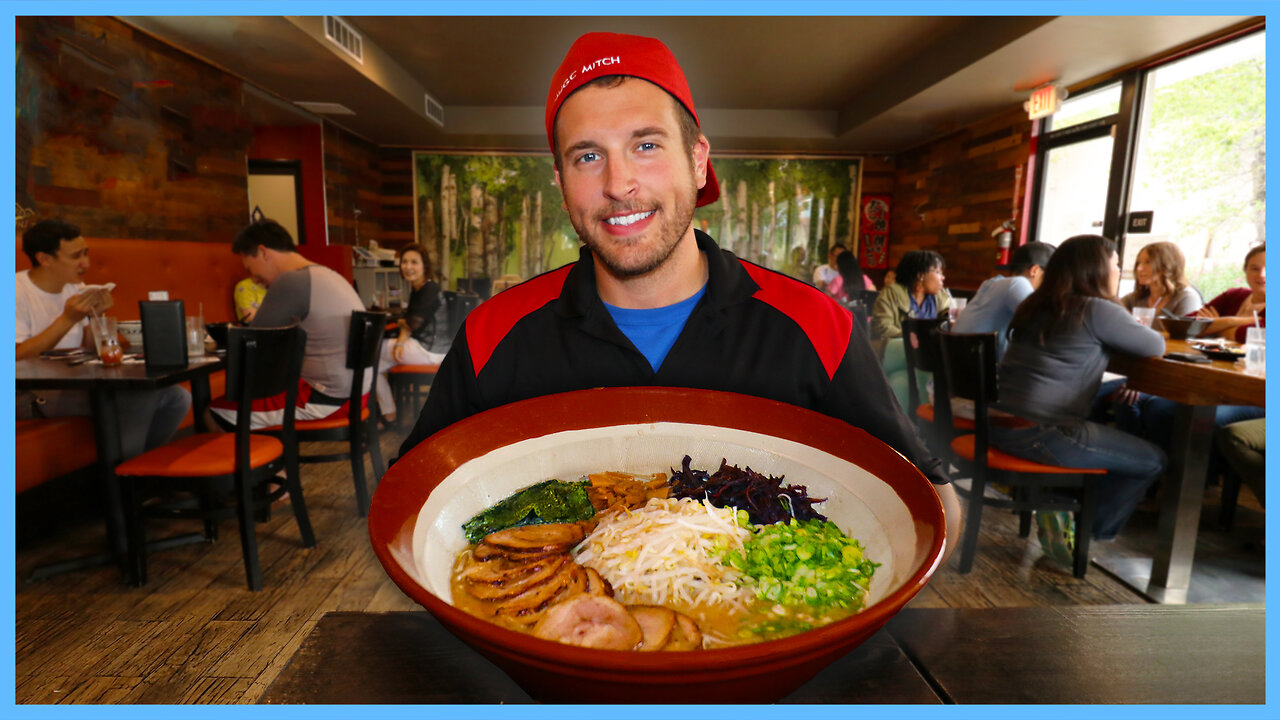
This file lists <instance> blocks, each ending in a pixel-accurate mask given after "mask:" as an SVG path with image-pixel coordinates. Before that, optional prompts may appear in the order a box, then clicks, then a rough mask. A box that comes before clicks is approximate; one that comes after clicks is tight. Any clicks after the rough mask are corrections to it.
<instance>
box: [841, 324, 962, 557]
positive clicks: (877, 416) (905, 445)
mask: <svg viewBox="0 0 1280 720" xmlns="http://www.w3.org/2000/svg"><path fill="white" fill-rule="evenodd" d="M817 410H818V411H819V412H821V413H823V414H824V415H830V416H831V417H834V418H838V419H840V420H844V421H845V422H847V423H849V424H850V425H853V426H854V427H858V428H862V429H863V430H865V431H867V432H868V433H870V434H871V435H872V436H873V437H875V438H876V439H878V440H880V441H881V442H883V443H885V444H886V445H888V446H889V447H891V448H893V449H894V450H896V451H898V452H899V453H901V454H902V455H903V457H905V458H906V459H907V460H908V461H910V462H911V464H913V465H915V466H916V468H918V469H919V470H920V472H921V473H923V474H924V476H925V477H926V478H928V479H929V481H930V482H931V483H933V486H934V490H935V491H936V492H937V493H938V499H939V500H940V501H942V507H943V511H944V513H945V515H946V521H947V537H948V538H949V540H948V543H947V549H946V551H945V553H944V557H943V562H946V558H947V557H949V556H950V555H951V552H952V551H953V550H954V549H955V548H956V546H957V544H958V542H959V537H960V528H961V514H960V501H959V499H958V498H957V497H956V493H955V489H954V488H952V487H951V478H950V476H949V475H947V471H946V467H945V466H944V465H943V463H942V460H940V459H938V458H937V457H936V456H934V454H933V452H932V451H931V450H929V448H928V447H927V446H926V445H925V444H924V441H923V440H921V439H920V436H919V435H918V434H916V430H915V427H914V426H913V425H912V424H911V421H910V420H908V419H907V414H906V413H905V412H903V410H902V406H901V405H899V404H898V399H897V396H895V395H894V394H893V389H892V388H891V387H890V386H889V380H888V378H886V377H885V374H884V370H883V369H881V367H880V363H879V362H878V361H877V360H876V357H875V354H874V353H873V352H872V351H871V346H870V344H869V343H868V342H867V336H866V333H865V332H864V331H863V330H862V329H861V328H860V327H858V326H857V325H856V324H855V325H854V327H853V332H852V335H851V336H850V338H849V347H848V348H847V349H846V350H845V355H844V359H843V360H842V361H841V362H840V366H839V367H838V368H836V372H835V375H834V376H832V379H831V383H830V385H829V386H828V390H827V394H826V395H825V396H824V397H823V399H822V401H821V403H820V404H819V407H818V408H817Z"/></svg>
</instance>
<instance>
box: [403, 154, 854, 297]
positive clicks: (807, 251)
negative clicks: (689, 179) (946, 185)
mask: <svg viewBox="0 0 1280 720" xmlns="http://www.w3.org/2000/svg"><path fill="white" fill-rule="evenodd" d="M711 160H712V164H713V166H714V167H715V171H716V175H717V176H718V177H719V179H720V200H718V201H717V202H715V203H713V204H711V205H708V206H706V207H702V208H698V210H697V213H696V215H695V219H694V222H695V225H696V226H697V227H698V228H700V229H702V230H704V231H706V232H707V233H709V234H710V235H711V236H712V237H713V238H715V239H716V241H717V242H719V244H720V246H721V247H724V248H728V249H730V250H732V251H733V252H734V253H736V254H737V255H738V256H739V257H742V258H745V259H748V260H751V261H753V262H756V263H759V264H761V265H764V266H765V267H769V268H773V269H776V270H781V271H783V272H786V273H789V274H791V275H793V276H795V277H798V278H800V279H803V280H808V279H809V278H810V277H811V275H812V269H813V267H814V264H815V263H821V262H825V259H826V252H827V248H828V247H829V246H830V244H831V242H833V241H836V242H842V243H844V244H845V245H847V246H849V247H855V246H856V238H855V234H854V233H853V232H852V231H851V228H856V227H857V223H856V222H854V221H852V218H853V217H854V216H853V214H852V213H851V210H853V212H855V213H856V209H857V208H858V199H859V196H860V194H861V178H862V163H861V160H860V159H859V158H849V157H842V158H831V157H825V158H824V157H758V156H735V155H723V156H721V155H713V156H712V158H711ZM414 176H415V182H416V188H415V197H416V201H417V219H416V226H417V237H418V242H419V243H421V244H422V245H423V246H424V247H426V248H427V252H428V254H429V255H430V259H431V263H432V266H433V267H435V268H436V269H437V272H438V273H439V274H440V275H441V276H442V277H443V278H444V279H446V280H448V281H449V286H456V284H455V283H454V282H453V281H454V280H456V279H457V278H491V279H498V278H501V277H502V276H504V275H508V276H518V277H519V278H521V279H528V278H530V277H533V276H534V275H537V274H539V273H542V272H545V271H547V270H550V269H553V268H556V267H559V266H561V265H564V264H565V263H569V262H572V261H574V260H575V259H577V257H578V246H579V242H578V238H577V234H576V233H575V232H574V230H573V226H572V225H570V223H569V216H568V213H566V212H565V210H564V208H563V207H562V205H561V196H560V190H559V188H557V187H556V184H555V171H554V168H553V166H552V163H551V158H550V157H549V156H547V155H546V154H545V153H544V154H537V155H534V154H515V153H481V154H446V153H428V152H417V153H414Z"/></svg>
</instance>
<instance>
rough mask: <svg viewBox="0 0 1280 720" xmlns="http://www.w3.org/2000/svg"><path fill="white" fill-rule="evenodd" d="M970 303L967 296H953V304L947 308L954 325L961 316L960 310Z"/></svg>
mask: <svg viewBox="0 0 1280 720" xmlns="http://www.w3.org/2000/svg"><path fill="white" fill-rule="evenodd" d="M968 304H969V301H968V300H967V299H965V298H958V297H953V298H951V305H950V306H949V307H948V308H947V314H948V315H949V316H950V318H951V324H952V325H955V323H956V318H958V317H960V311H961V310H964V306H965V305H968Z"/></svg>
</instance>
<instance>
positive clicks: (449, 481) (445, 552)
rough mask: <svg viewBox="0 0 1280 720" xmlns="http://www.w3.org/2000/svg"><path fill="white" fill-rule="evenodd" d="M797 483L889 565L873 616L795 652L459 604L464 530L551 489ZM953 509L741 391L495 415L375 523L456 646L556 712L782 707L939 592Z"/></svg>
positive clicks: (568, 398) (469, 424) (902, 475)
mask: <svg viewBox="0 0 1280 720" xmlns="http://www.w3.org/2000/svg"><path fill="white" fill-rule="evenodd" d="M686 453H687V454H689V455H691V456H692V457H693V467H695V468H702V469H706V470H710V471H714V470H715V469H716V468H718V467H719V466H720V459H721V458H727V459H728V461H729V462H730V463H731V464H736V465H738V466H740V467H746V466H750V467H751V468H752V469H754V470H756V471H757V472H761V473H765V474H772V475H780V474H781V475H785V476H786V481H787V482H789V483H792V484H798V485H805V486H806V487H807V488H808V491H809V494H810V495H811V496H813V497H819V498H827V500H826V502H824V503H822V504H821V505H818V506H817V507H818V509H819V511H820V512H822V513H823V514H825V515H827V516H828V517H829V518H830V519H831V520H833V521H835V522H836V523H837V524H838V525H839V526H840V527H841V528H842V529H843V530H845V532H846V533H849V534H850V535H851V536H853V537H856V538H857V539H858V540H859V541H861V543H862V544H863V546H864V548H865V549H866V554H867V556H868V557H870V558H871V559H873V560H875V561H877V562H879V563H881V566H880V567H879V568H878V569H877V570H876V573H875V576H874V578H873V580H872V584H871V589H870V596H869V598H868V602H867V607H866V609H865V610H863V611H862V612H861V613H858V614H857V615H854V616H852V617H849V618H846V619H844V620H841V621H839V622H835V623H832V624H830V625H827V626H825V627H820V628H816V629H813V630H810V631H807V632H804V633H801V634H799V635H795V636H792V637H788V638H783V639H781V640H772V641H769V642H763V643H756V644H751V645H742V646H738V647H732V648H725V649H716V650H700V651H693V652H653V653H642V652H636V651H630V652H622V651H616V650H595V649H589V648H581V647H575V646H572V645H566V644H561V643H556V642H550V641H547V640H541V639H538V638H536V637H533V636H532V635H525V634H522V633H519V632H515V631H513V630H508V629H506V628H503V627H500V626H498V625H495V624H492V623H489V622H487V621H485V620H481V619H479V618H476V617H474V616H471V615H468V614H467V613H465V612H463V611H461V610H459V609H457V608H455V607H453V605H451V604H450V588H449V578H450V571H451V569H452V566H453V562H454V559H455V558H456V557H457V555H458V553H459V552H460V551H461V550H462V549H463V548H464V547H466V544H467V543H466V540H465V539H464V538H463V535H462V529H461V526H462V524H463V523H464V522H465V521H467V520H468V519H470V518H471V517H472V516H473V515H475V514H476V513H477V512H479V511H481V510H483V509H484V508H486V507H488V506H489V505H491V504H493V503H494V502H496V501H498V500H501V499H502V498H504V497H507V496H508V495H510V494H511V493H513V492H515V491H516V490H519V489H521V488H523V487H526V486H528V485H532V484H533V483H535V482H538V481H540V480H545V479H547V478H552V477H555V478H560V479H563V480H577V479H579V478H581V477H582V476H584V475H586V474H587V473H591V472H599V471H602V470H621V471H627V472H638V473H640V472H643V473H649V472H656V471H659V470H662V471H669V470H670V469H671V468H672V467H677V468H678V467H679V466H680V461H681V459H682V458H683V457H684V455H685V454H686ZM943 528H944V522H943V516H942V506H941V503H940V502H939V500H938V496H937V494H936V493H935V492H934V490H933V487H932V485H931V484H930V483H929V481H928V480H927V479H925V477H924V476H923V475H922V474H921V473H920V472H919V471H918V470H917V469H916V468H915V466H913V465H912V464H911V463H909V462H907V461H906V460H905V459H904V458H903V457H902V456H901V455H899V454H898V453H897V452H895V451H893V450H892V449H890V448H889V447H888V446H887V445H885V444H883V443H881V442H880V441H878V440H876V439H875V438H873V437H871V436H870V435H868V434H867V433H865V432H863V431H861V430H858V429H856V428H853V427H850V426H849V425H847V424H845V423H843V422H841V421H839V420H835V419H832V418H830V417H827V416H825V415H821V414H818V413H815V412H811V411H808V410H803V409H800V408H797V407H794V406H791V405H786V404H783V403H778V402H774V401H771V400H763V399H760V398H755V397H748V396H744V395H736V394H731V393H721V392H711V391H704V390H688V389H673V388H606V389H596V390H583V391H579V392H570V393H564V394H560V395H549V396H545V397H539V398H533V399H530V400H525V401H521V402H517V403H512V404H510V405H505V406H502V407H498V408H495V409H493V410H489V411H487V412H483V413H480V414H478V415H475V416H472V417H470V418H468V419H466V420H463V421H461V422H459V423H456V424H454V425H452V426H450V427H448V428H446V429H444V430H442V431H440V432H438V433H436V434H435V435H433V436H431V438H429V439H428V440H427V441H425V442H423V443H422V444H420V445H419V446H418V447H416V448H414V449H413V450H412V451H410V452H409V453H407V454H406V455H405V456H404V457H403V458H401V459H400V461H399V462H397V463H396V464H395V465H394V466H392V467H391V469H390V470H388V471H387V474H386V475H385V476H383V478H382V481H381V483H380V484H379V486H378V490H377V492H376V493H375V494H374V497H373V505H372V508H371V509H370V512H369V535H370V538H371V539H372V541H373V547H374V550H375V551H376V552H377V555H378V559H379V560H381V561H382V564H383V566H384V567H385V568H386V571H387V573H388V574H389V575H390V576H391V578H392V579H393V580H394V581H395V582H396V584H397V585H399V586H400V588H401V589H402V590H403V591H404V592H405V593H407V594H408V595H409V596H410V597H412V598H413V599H414V600H416V601H417V602H419V603H421V604H422V605H423V606H424V607H426V609H427V610H429V611H430V612H431V614H432V615H433V616H435V617H436V619H437V620H439V621H440V623H441V624H443V625H444V626H445V627H446V628H448V629H449V630H450V631H451V632H452V633H453V634H454V635H456V636H458V637H459V638H461V639H462V640H463V641H465V642H466V643H468V644H470V645H471V646H472V647H474V648H475V649H476V650H478V651H479V652H480V653H481V654H483V655H484V656H485V657H487V658H488V659H490V660H491V661H493V662H494V663H495V664H496V665H498V667H500V668H502V669H503V670H504V671H505V672H506V673H507V674H508V675H510V676H511V677H512V678H513V679H514V680H515V681H516V682H517V683H518V684H519V685H520V686H521V687H522V688H524V690H525V691H526V692H528V693H529V694H530V695H531V696H533V697H534V698H536V699H539V700H544V701H551V702H595V703H601V702H622V703H654V702H679V703H703V702H714V703H743V702H770V701H774V700H777V699H779V698H781V697H783V696H784V695H786V694H787V693H789V692H791V691H792V690H794V689H796V688H798V687H799V686H800V685H802V684H804V683H805V682H806V681H807V680H809V679H810V678H812V677H813V676H814V675H815V674H817V673H818V671H820V670H822V669H823V668H824V667H826V666H827V665H828V664H830V663H831V662H832V661H834V660H836V659H837V658H839V657H841V656H843V655H845V654H847V653H848V652H849V651H851V650H852V649H853V648H854V647H856V646H857V645H858V644H859V643H861V642H863V641H864V640H866V639H867V638H869V637H870V636H871V635H872V634H874V633H875V632H876V630H878V629H879V628H880V627H881V626H882V625H884V624H885V622H887V621H888V620H889V618H891V617H893V615H894V614H895V613H897V612H898V611H899V610H900V609H902V606H903V605H905V604H906V603H907V601H908V600H910V599H911V598H912V597H913V596H914V595H915V594H916V593H917V592H918V591H919V590H920V589H921V588H922V587H924V585H925V583H926V582H927V581H928V579H929V576H930V575H931V574H932V573H933V571H934V569H935V568H936V567H937V566H938V563H939V561H940V558H941V555H942V548H943V535H944V529H943Z"/></svg>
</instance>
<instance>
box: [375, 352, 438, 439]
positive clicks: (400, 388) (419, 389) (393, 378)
mask: <svg viewBox="0 0 1280 720" xmlns="http://www.w3.org/2000/svg"><path fill="white" fill-rule="evenodd" d="M439 371H440V365H439V364H438V363H437V364H434V365H396V366H395V367H393V368H391V369H390V370H388V371H387V382H388V383H389V384H390V385H391V394H392V397H394V398H395V402H396V426H397V427H398V428H400V429H401V430H404V429H406V427H412V425H413V423H414V421H415V420H416V418H417V417H418V413H420V412H422V405H423V403H425V402H426V400H427V393H429V392H430V391H431V383H432V382H433V381H434V380H435V379H436V373H437V372H439Z"/></svg>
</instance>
